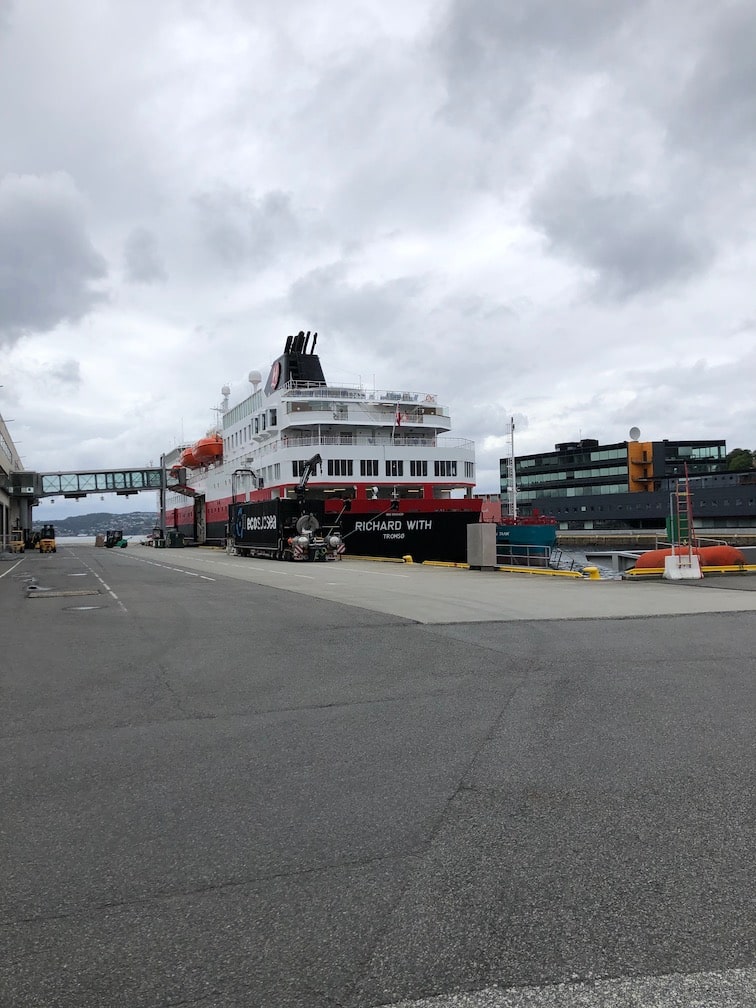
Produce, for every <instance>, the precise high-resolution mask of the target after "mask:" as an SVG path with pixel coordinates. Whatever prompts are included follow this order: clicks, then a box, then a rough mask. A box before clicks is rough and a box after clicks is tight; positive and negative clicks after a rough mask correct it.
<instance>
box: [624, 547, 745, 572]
mask: <svg viewBox="0 0 756 1008" xmlns="http://www.w3.org/2000/svg"><path fill="white" fill-rule="evenodd" d="M687 552H688V547H687V546H675V553H678V554H680V553H683V554H685V553H687ZM693 552H694V553H695V554H696V556H697V557H698V561H699V563H700V564H701V566H702V567H737V566H739V565H740V564H744V563H745V556H744V555H743V552H742V550H739V549H738V548H737V547H736V546H727V545H723V546H694V547H693ZM668 556H672V547H671V546H669V547H667V548H666V549H656V550H648V551H647V552H646V553H641V555H640V556H639V557H638V559H637V560H636V561H635V569H636V570H659V569H661V568H662V567H664V559H665V557H668Z"/></svg>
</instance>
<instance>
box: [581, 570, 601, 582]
mask: <svg viewBox="0 0 756 1008" xmlns="http://www.w3.org/2000/svg"><path fill="white" fill-rule="evenodd" d="M583 576H584V577H587V578H589V579H590V580H591V581H600V580H601V573H600V571H599V569H598V567H583Z"/></svg>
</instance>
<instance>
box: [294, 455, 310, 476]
mask: <svg viewBox="0 0 756 1008" xmlns="http://www.w3.org/2000/svg"><path fill="white" fill-rule="evenodd" d="M306 465H307V459H298V460H297V461H296V462H292V463H291V474H292V476H296V477H299V476H304V471H305V466H306Z"/></svg>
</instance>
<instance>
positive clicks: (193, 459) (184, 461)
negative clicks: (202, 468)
mask: <svg viewBox="0 0 756 1008" xmlns="http://www.w3.org/2000/svg"><path fill="white" fill-rule="evenodd" d="M178 464H179V465H180V466H184V467H185V468H186V469H196V468H197V466H198V465H200V461H199V459H198V458H197V456H196V455H195V454H194V448H184V450H183V451H182V452H181V455H180V456H179V460H178Z"/></svg>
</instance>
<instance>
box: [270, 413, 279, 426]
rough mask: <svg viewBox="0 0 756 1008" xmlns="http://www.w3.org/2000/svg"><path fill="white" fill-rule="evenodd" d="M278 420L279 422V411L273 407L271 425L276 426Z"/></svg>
mask: <svg viewBox="0 0 756 1008" xmlns="http://www.w3.org/2000/svg"><path fill="white" fill-rule="evenodd" d="M277 422H278V411H277V410H274V409H272V410H271V411H270V426H271V427H275V426H276V423H277Z"/></svg>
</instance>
